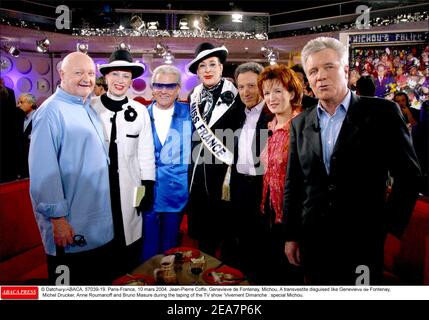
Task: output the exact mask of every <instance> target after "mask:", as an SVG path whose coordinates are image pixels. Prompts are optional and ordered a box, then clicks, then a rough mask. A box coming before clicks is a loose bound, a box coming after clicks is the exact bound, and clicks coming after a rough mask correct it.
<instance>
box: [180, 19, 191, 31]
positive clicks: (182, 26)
mask: <svg viewBox="0 0 429 320" xmlns="http://www.w3.org/2000/svg"><path fill="white" fill-rule="evenodd" d="M179 26H180V30H189V26H188V19H186V18H183V19H180V21H179Z"/></svg>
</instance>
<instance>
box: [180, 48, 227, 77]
mask: <svg viewBox="0 0 429 320" xmlns="http://www.w3.org/2000/svg"><path fill="white" fill-rule="evenodd" d="M227 56H228V49H227V48H225V46H221V47H215V46H214V45H212V44H211V43H209V42H203V43H201V44H200V45H199V46H198V47H197V48H196V49H195V58H194V59H193V60H192V61H191V62H189V63H188V64H187V65H186V69H187V70H188V71H189V72H191V73H193V74H197V69H198V64H199V63H200V62H201V61H203V60H205V59H207V58H210V57H218V58H219V60H220V63H222V64H223V63H224V62H225V61H226V57H227Z"/></svg>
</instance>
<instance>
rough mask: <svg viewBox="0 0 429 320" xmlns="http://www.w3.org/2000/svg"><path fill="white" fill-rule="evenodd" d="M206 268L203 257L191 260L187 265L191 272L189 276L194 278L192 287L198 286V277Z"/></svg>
mask: <svg viewBox="0 0 429 320" xmlns="http://www.w3.org/2000/svg"><path fill="white" fill-rule="evenodd" d="M205 267H206V260H205V259H204V256H201V257H199V258H197V259H193V258H192V259H191V263H190V264H189V268H190V271H191V274H192V276H193V278H194V281H193V282H192V284H193V285H199V284H200V282H199V277H200V274H201V273H202V272H203V270H204V269H205Z"/></svg>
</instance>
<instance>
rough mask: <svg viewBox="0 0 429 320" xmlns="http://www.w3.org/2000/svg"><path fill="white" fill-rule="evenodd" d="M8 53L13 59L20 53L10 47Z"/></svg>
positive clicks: (13, 47)
mask: <svg viewBox="0 0 429 320" xmlns="http://www.w3.org/2000/svg"><path fill="white" fill-rule="evenodd" d="M8 52H9V53H10V55H11V56H12V57H15V58H18V57H19V54H20V53H21V51H20V50H19V49H18V48H17V47H15V46H10V48H9V49H8Z"/></svg>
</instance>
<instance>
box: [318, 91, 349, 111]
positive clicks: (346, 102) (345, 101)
mask: <svg viewBox="0 0 429 320" xmlns="http://www.w3.org/2000/svg"><path fill="white" fill-rule="evenodd" d="M351 96H352V93H351V92H350V90H347V94H346V96H345V97H344V99H343V101H341V102H340V103H339V104H338V106H337V107H336V108H335V112H334V114H335V113H336V112H337V110H338V107H342V108H344V110H345V112H346V113H347V110H349V107H350V99H351ZM324 113H326V114H327V111H326V110H325V109H324V108H323V107H322V105H321V104H320V100H319V101H318V102H317V116H318V117H319V118H320V117H321V116H322V114H324Z"/></svg>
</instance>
